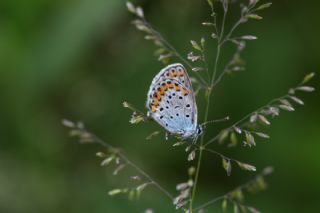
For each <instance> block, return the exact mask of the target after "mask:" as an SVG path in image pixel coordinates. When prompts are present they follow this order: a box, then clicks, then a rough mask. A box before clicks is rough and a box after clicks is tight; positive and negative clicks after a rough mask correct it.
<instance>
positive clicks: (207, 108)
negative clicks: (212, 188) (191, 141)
mask: <svg viewBox="0 0 320 213" xmlns="http://www.w3.org/2000/svg"><path fill="white" fill-rule="evenodd" d="M210 95H211V90H210V91H209V94H208V97H210ZM209 108H210V98H208V99H207V106H206V110H205V116H204V120H205V121H207V120H208V116H209ZM204 135H205V134H204V133H203V134H202V135H201V139H200V149H199V157H198V162H197V167H196V175H195V178H194V184H193V188H192V194H191V200H190V206H189V212H190V213H192V208H193V207H192V206H193V202H194V199H195V196H196V191H197V185H198V179H199V173H200V167H201V160H202V153H203V149H202V145H203V142H204Z"/></svg>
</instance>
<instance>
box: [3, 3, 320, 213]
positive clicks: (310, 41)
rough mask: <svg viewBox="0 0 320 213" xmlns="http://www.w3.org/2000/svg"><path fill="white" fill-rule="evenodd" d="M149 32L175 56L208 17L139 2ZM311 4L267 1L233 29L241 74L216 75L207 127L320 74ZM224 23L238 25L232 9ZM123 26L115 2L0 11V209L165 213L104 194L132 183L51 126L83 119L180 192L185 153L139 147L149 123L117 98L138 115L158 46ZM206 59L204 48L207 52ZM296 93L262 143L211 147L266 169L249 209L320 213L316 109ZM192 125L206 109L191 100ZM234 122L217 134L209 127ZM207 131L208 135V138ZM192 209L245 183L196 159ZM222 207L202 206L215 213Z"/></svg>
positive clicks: (160, 207) (315, 101) (13, 6)
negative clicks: (263, 186) (242, 38)
mask: <svg viewBox="0 0 320 213" xmlns="http://www.w3.org/2000/svg"><path fill="white" fill-rule="evenodd" d="M135 3H138V4H140V5H142V6H143V7H144V9H145V14H146V16H147V18H148V19H149V21H150V22H151V23H152V24H153V26H154V27H155V28H156V29H158V30H159V31H160V32H162V34H163V35H164V36H165V37H166V38H167V39H168V40H169V41H170V42H171V43H172V44H174V45H175V46H176V47H177V49H178V50H180V51H181V52H182V53H183V54H184V55H186V54H187V53H188V51H189V50H190V45H189V40H190V39H198V38H200V37H201V36H205V37H206V38H209V35H210V34H209V31H208V30H207V29H206V28H204V27H202V26H200V25H199V23H201V22H203V21H206V20H208V19H209V15H208V14H209V10H208V9H209V8H208V6H207V5H206V2H205V1H204V0H203V1H196V0H193V1H184V0H175V1H171V0H162V1H147V0H139V1H137V2H135ZM319 8H320V2H318V1H311V0H307V1H289V0H285V1H275V2H274V4H273V6H272V7H271V9H268V10H266V11H263V12H261V13H260V14H261V15H262V16H263V17H264V19H263V20H262V21H259V22H258V21H251V22H249V23H248V24H246V25H244V26H243V27H241V28H240V29H239V31H237V32H236V33H237V34H238V35H241V34H253V35H256V36H258V38H259V39H258V40H257V41H254V42H250V43H248V46H247V48H246V50H245V51H244V54H243V57H244V58H245V59H246V60H247V62H248V63H247V70H246V71H245V72H243V73H241V74H239V75H237V76H235V77H231V78H225V79H224V80H223V83H222V84H220V85H219V86H218V87H217V90H216V91H215V94H214V98H215V99H214V104H213V106H212V109H211V111H210V113H211V114H210V115H211V118H219V117H221V116H225V115H229V116H230V117H231V121H230V122H232V121H236V120H237V119H239V118H241V116H243V115H245V114H247V113H248V112H251V111H252V110H254V109H256V108H258V107H259V106H261V105H264V104H265V103H267V102H268V100H270V99H272V98H273V97H278V96H280V95H282V94H285V93H286V91H287V88H289V87H291V86H294V85H295V84H296V83H297V82H299V81H300V79H301V78H302V77H303V76H304V75H305V74H306V73H308V72H316V73H319V71H318V70H319V66H320V60H319V56H320V40H319V38H320V28H319V21H320V13H319V11H318V9H319ZM229 15H230V16H229V19H228V21H229V22H228V25H227V26H230V22H231V21H232V20H234V19H235V18H236V17H237V16H238V6H237V5H235V6H232V12H231V13H230V14H229ZM132 18H133V17H132V15H131V14H129V13H128V12H127V11H126V7H125V2H124V1H119V0H68V1H61V0H58V1H53V0H52V1H50V0H47V1H43V0H29V1H19V0H4V1H1V2H0V97H1V105H0V112H1V117H0V125H1V128H0V129H1V131H0V134H1V135H0V138H1V145H0V212H5V213H13V212H24V213H28V212H61V213H62V212H77V213H81V212H97V213H98V212H143V211H144V210H145V209H147V208H153V209H154V210H155V212H174V208H173V206H172V205H171V204H170V203H169V202H168V200H167V199H166V197H164V196H163V195H162V194H160V193H159V192H158V191H156V190H154V189H152V188H148V189H146V191H145V192H144V193H143V195H142V197H141V200H140V201H138V202H128V201H127V198H126V197H125V196H118V197H109V196H108V195H107V192H108V191H109V190H110V189H113V188H118V187H126V186H130V185H132V184H133V183H132V181H130V180H128V178H127V177H128V175H129V174H131V175H134V174H135V173H134V172H132V171H130V170H127V171H124V172H123V173H121V174H120V175H119V176H117V177H114V176H113V175H112V169H111V168H105V167H100V166H99V163H100V160H99V159H97V158H96V157H95V152H97V151H101V150H103V149H102V148H101V147H99V146H98V145H79V144H77V143H76V142H75V141H74V140H73V139H70V138H69V137H68V136H67V130H66V129H65V128H63V127H62V126H61V122H60V121H61V119H62V118H68V119H71V120H81V121H83V122H84V123H85V124H86V126H87V128H88V129H90V130H91V131H93V132H94V133H96V134H97V135H99V136H100V137H101V138H103V139H105V140H106V141H108V142H109V143H111V144H113V145H115V146H118V147H122V148H123V150H125V153H126V154H127V155H128V156H129V157H130V158H131V159H133V160H134V161H135V162H137V164H138V165H139V166H141V167H142V168H144V169H145V170H146V171H147V172H148V173H150V174H151V175H152V176H153V177H155V179H156V180H158V181H159V182H160V183H161V184H163V185H164V186H166V188H168V189H170V192H172V193H176V192H175V190H174V187H175V184H176V183H179V182H183V181H185V179H186V170H187V168H188V167H189V166H190V165H191V164H190V163H188V162H186V154H185V152H184V151H183V150H182V149H179V148H176V149H173V148H172V146H171V145H170V144H172V143H173V141H172V140H171V141H169V142H164V138H163V137H162V136H161V137H157V138H155V139H153V140H152V141H146V140H145V137H146V136H147V135H149V134H150V133H151V132H153V131H154V130H157V129H158V127H157V125H155V124H141V125H138V126H132V125H130V124H129V122H128V118H129V116H130V112H129V111H127V110H126V109H124V108H123V107H122V102H123V101H124V100H127V101H129V102H131V103H133V104H134V105H136V106H137V107H138V108H140V109H145V108H144V103H145V98H146V93H147V90H148V87H149V84H150V82H151V79H152V77H153V76H154V75H155V74H156V73H157V72H158V71H159V70H160V69H161V67H162V66H163V65H162V64H161V63H160V62H158V61H157V59H156V58H155V57H153V55H152V54H153V51H154V46H153V45H152V44H151V43H149V42H146V41H144V40H143V35H142V33H140V32H137V31H136V30H135V29H134V26H132V25H131V24H130V21H131V19H132ZM212 50H214V48H212ZM312 85H313V86H315V87H317V88H318V90H317V91H316V92H315V93H312V94H303V99H304V100H305V106H304V107H300V106H298V107H297V108H296V112H294V113H282V114H281V116H280V117H279V118H277V119H274V120H272V123H273V124H272V125H271V127H269V128H268V129H267V130H266V131H267V133H268V134H270V135H271V136H272V138H271V140H269V141H268V142H265V141H263V140H259V141H258V145H257V147H255V148H252V149H247V148H243V147H237V148H235V149H226V148H224V147H220V146H217V145H213V148H215V149H217V150H220V151H222V152H224V153H226V154H227V155H229V156H232V157H234V158H236V159H240V160H242V161H244V162H248V163H252V164H254V165H256V166H257V168H258V169H259V170H261V169H262V168H263V167H265V166H268V165H272V166H274V168H275V173H274V174H273V175H272V176H271V177H270V178H268V183H269V188H268V190H267V191H265V192H262V193H259V194H257V195H254V196H248V198H247V200H246V203H247V204H249V205H253V206H255V207H257V209H259V210H261V211H263V212H272V213H276V212H281V213H284V212H291V213H292V212H319V210H320V207H319V191H320V155H319V151H320V135H319V133H320V125H319V120H320V99H319V86H318V85H319V75H318V76H317V77H316V79H315V80H314V81H313V82H312ZM198 108H199V111H200V114H201V113H203V110H204V109H203V105H202V104H201V102H200V103H199V107H198ZM228 124H229V125H230V124H231V123H225V124H219V125H216V126H214V127H213V128H212V133H211V132H210V134H211V135H214V132H216V131H217V129H220V128H222V127H224V126H228ZM210 134H209V135H210ZM203 165H204V166H203V167H202V171H201V176H200V188H199V193H200V195H199V197H198V199H197V203H200V202H201V201H206V200H208V199H209V198H211V197H215V196H217V195H221V194H223V193H224V192H226V191H229V190H230V189H232V188H233V187H235V186H237V185H238V184H240V183H243V182H245V181H246V180H248V179H250V178H251V177H253V175H254V174H253V173H248V172H245V171H241V170H239V169H236V168H235V169H234V172H233V175H232V176H231V177H227V176H226V174H225V172H224V171H223V169H222V168H221V162H220V159H219V158H217V157H215V156H210V155H209V156H207V155H206V156H205V158H204V164H203ZM219 208H220V203H217V204H216V205H214V206H211V207H210V208H208V210H209V212H219ZM214 210H216V211H214Z"/></svg>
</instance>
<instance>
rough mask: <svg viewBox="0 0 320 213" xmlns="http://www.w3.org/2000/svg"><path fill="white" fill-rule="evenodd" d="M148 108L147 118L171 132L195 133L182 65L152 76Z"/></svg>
mask: <svg viewBox="0 0 320 213" xmlns="http://www.w3.org/2000/svg"><path fill="white" fill-rule="evenodd" d="M147 107H148V108H149V114H150V116H151V117H152V118H153V119H154V120H155V121H157V122H158V123H159V124H160V125H161V126H163V127H164V128H165V129H166V130H167V131H169V132H170V133H173V134H178V135H191V134H193V133H194V131H195V129H196V126H197V107H196V103H195V97H194V93H193V90H192V87H191V82H190V79H189V77H188V75H187V72H186V71H185V69H184V67H183V66H182V65H181V64H172V65H169V66H167V67H166V68H164V69H162V70H161V71H160V72H159V74H158V75H157V76H156V77H154V79H153V81H152V84H151V86H150V89H149V92H148V101H147Z"/></svg>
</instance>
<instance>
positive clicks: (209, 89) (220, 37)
mask: <svg viewBox="0 0 320 213" xmlns="http://www.w3.org/2000/svg"><path fill="white" fill-rule="evenodd" d="M227 11H228V7H226V8H225V10H224V14H223V19H222V25H221V33H220V34H219V35H218V44H217V53H216V57H215V63H214V68H213V73H212V78H211V81H210V87H209V88H207V90H208V94H207V104H206V110H205V116H204V122H206V121H207V120H208V116H209V109H210V99H211V94H212V86H213V84H214V81H215V76H216V73H217V70H218V64H219V59H220V53H221V41H222V40H223V34H224V26H225V20H226V16H227ZM204 136H205V132H204V133H203V134H202V136H201V139H200V149H199V157H198V162H197V168H196V175H195V179H194V185H193V188H192V194H191V200H190V205H189V212H190V213H192V211H193V210H192V208H193V202H194V199H195V195H196V191H197V185H198V180H199V173H200V167H201V160H202V154H203V147H202V146H203V143H204Z"/></svg>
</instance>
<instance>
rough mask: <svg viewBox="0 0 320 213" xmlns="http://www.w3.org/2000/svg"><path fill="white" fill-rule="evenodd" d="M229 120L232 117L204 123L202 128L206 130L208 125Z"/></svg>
mask: <svg viewBox="0 0 320 213" xmlns="http://www.w3.org/2000/svg"><path fill="white" fill-rule="evenodd" d="M229 119H230V117H229V116H226V117H224V118H221V119H217V120H211V121H207V122H204V123H202V124H201V127H203V128H204V127H206V126H207V125H208V124H213V123H220V122H225V121H228V120H229Z"/></svg>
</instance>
